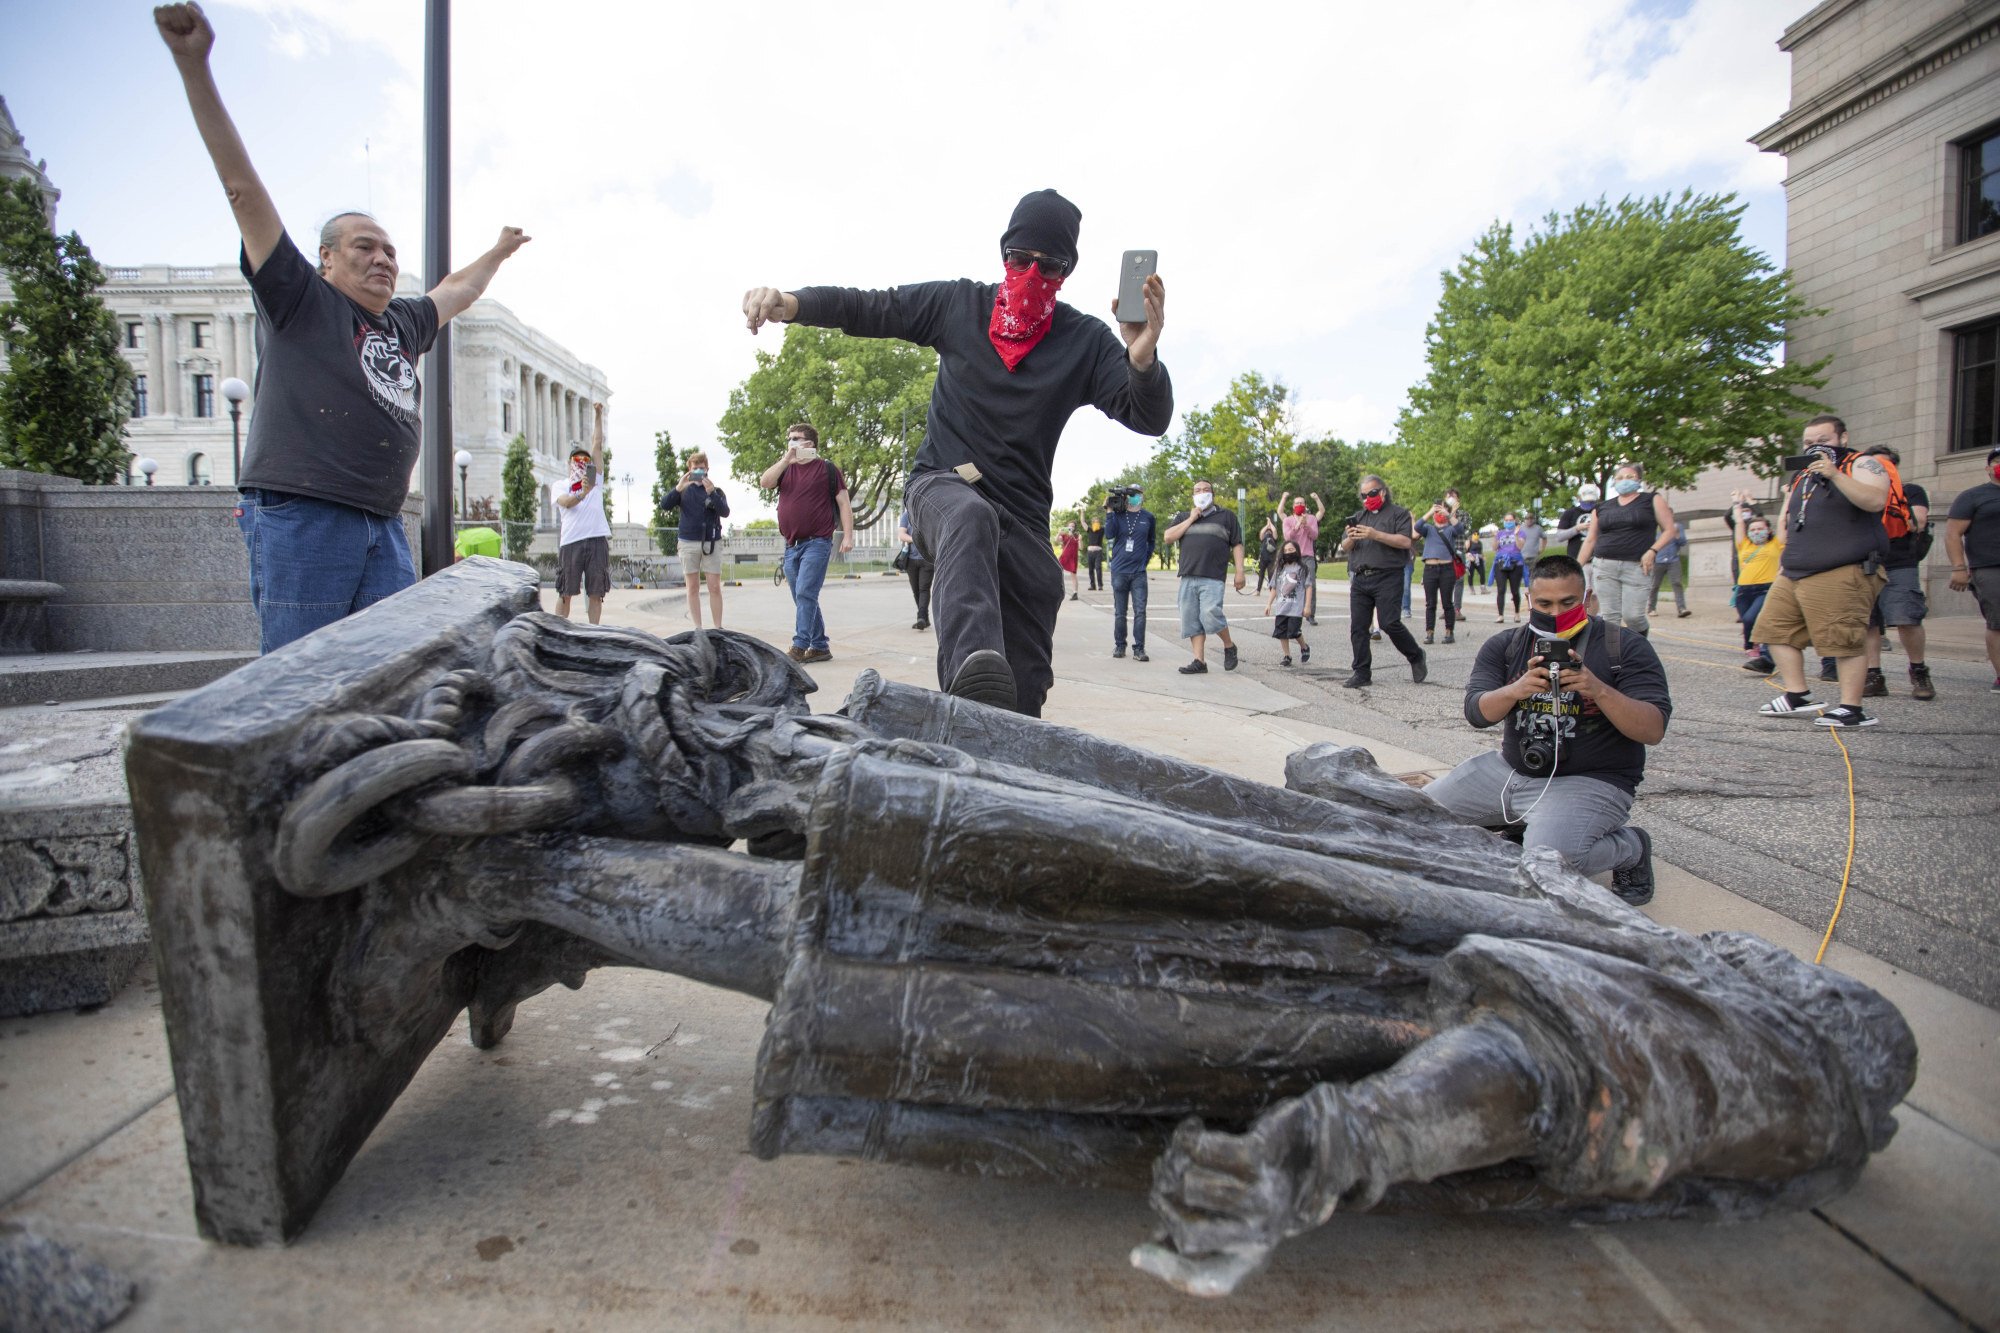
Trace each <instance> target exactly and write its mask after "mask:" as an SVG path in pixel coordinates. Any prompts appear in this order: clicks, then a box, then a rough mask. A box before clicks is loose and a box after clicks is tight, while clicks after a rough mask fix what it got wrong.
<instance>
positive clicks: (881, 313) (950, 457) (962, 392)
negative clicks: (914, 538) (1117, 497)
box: [792, 278, 1174, 531]
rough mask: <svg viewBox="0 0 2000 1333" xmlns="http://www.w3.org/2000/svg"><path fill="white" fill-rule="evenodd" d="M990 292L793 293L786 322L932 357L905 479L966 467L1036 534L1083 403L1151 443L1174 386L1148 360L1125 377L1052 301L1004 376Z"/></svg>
mask: <svg viewBox="0 0 2000 1333" xmlns="http://www.w3.org/2000/svg"><path fill="white" fill-rule="evenodd" d="M995 292H996V288H995V287H994V286H993V285H992V284H991V283H980V282H973V281H971V280H970V279H966V278H961V279H959V280H958V281H955V282H919V283H912V284H910V285H908V286H904V287H891V288H889V289H888V290H887V291H864V290H861V289H859V288H853V287H802V288H800V289H799V290H798V291H796V292H794V293H792V295H794V296H796V297H797V298H798V301H799V313H798V322H799V323H801V324H813V325H818V326H820V327H822V328H835V329H839V330H841V331H842V332H843V333H851V334H854V335H855V336H857V337H862V338H901V339H903V340H904V341H905V342H913V343H916V344H918V345H919V346H922V347H929V348H932V349H934V350H935V351H936V352H937V354H938V377H937V387H936V388H935V389H934V390H932V392H931V413H930V427H929V429H928V430H927V431H926V432H925V433H924V445H923V448H922V449H921V450H919V451H918V453H917V457H916V460H915V462H914V463H913V464H912V465H911V469H910V471H911V475H913V476H914V475H916V474H918V473H923V472H935V471H945V470H949V469H951V468H955V467H958V466H959V465H960V464H962V463H971V464H972V465H973V466H974V467H977V468H978V469H979V472H980V482H979V484H980V486H981V488H982V489H984V490H985V491H986V492H987V493H988V494H989V495H991V496H992V497H993V500H994V502H995V503H997V504H998V505H999V506H1000V507H1001V508H1002V509H1004V510H1006V511H1007V512H1008V513H1009V514H1012V515H1014V516H1015V517H1016V518H1018V519H1020V520H1021V521H1022V522H1023V523H1026V524H1028V525H1029V526H1030V527H1032V528H1034V529H1035V530H1036V531H1040V530H1041V529H1043V528H1045V527H1047V526H1048V519H1049V509H1050V506H1051V505H1052V504H1053V503H1054V499H1055V493H1054V487H1053V486H1052V484H1051V483H1050V480H1049V472H1050V469H1051V468H1052V467H1053V466H1054V464H1055V454H1056V445H1057V443H1058V442H1059V441H1060V440H1061V439H1062V431H1063V426H1064V425H1065V424H1066V423H1067V422H1068V421H1069V419H1070V417H1071V415H1072V414H1074V413H1075V411H1076V409H1077V408H1079V407H1083V406H1085V405H1089V406H1092V407H1095V408H1097V410H1098V411H1100V412H1102V413H1104V415H1106V416H1108V417H1110V418H1111V419H1112V420H1113V421H1116V422H1118V423H1119V424H1121V425H1123V426H1127V427H1129V428H1131V429H1132V430H1135V431H1138V432H1139V433H1140V434H1142V435H1160V434H1163V433H1164V432H1165V431H1166V429H1167V426H1168V425H1169V424H1170V423H1171V422H1172V421H1173V416H1174V386H1173V381H1172V380H1171V379H1170V378H1169V377H1168V375H1167V368H1166V366H1165V365H1163V364H1161V363H1160V362H1159V361H1158V360H1157V359H1156V360H1155V361H1154V362H1153V364H1152V366H1151V368H1150V369H1148V370H1145V371H1139V370H1134V369H1133V368H1132V363H1131V361H1130V360H1129V359H1127V356H1126V352H1125V347H1124V344H1123V343H1121V342H1120V341H1119V340H1118V335H1117V334H1115V333H1113V332H1112V331H1111V329H1110V327H1109V326H1108V325H1106V324H1105V323H1104V321H1103V320H1100V319H1096V318H1093V317H1092V316H1089V315H1085V314H1083V313H1081V312H1080V311H1078V310H1077V309H1076V308H1075V307H1073V306H1069V305H1064V304H1061V303H1058V304H1057V306H1056V313H1055V319H1054V322H1053V323H1052V324H1051V326H1050V328H1049V331H1048V333H1047V335H1046V336H1045V337H1043V339H1042V340H1041V342H1040V343H1038V344H1037V345H1036V346H1035V349H1034V350H1033V351H1032V352H1030V353H1028V355H1027V357H1026V359H1025V360H1023V361H1022V362H1021V363H1020V365H1019V366H1017V367H1016V368H1015V369H1014V370H1013V371H1012V372H1011V373H1010V372H1009V371H1008V369H1007V367H1006V364H1005V363H1004V362H1002V361H1001V360H1000V354H999V353H998V352H996V351H994V350H993V343H992V341H991V340H990V339H989V338H988V337H987V328H988V326H989V324H990V323H991V321H992V318H993V298H994V295H995Z"/></svg>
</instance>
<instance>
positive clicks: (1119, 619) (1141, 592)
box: [1111, 566, 1147, 653]
mask: <svg viewBox="0 0 2000 1333" xmlns="http://www.w3.org/2000/svg"><path fill="white" fill-rule="evenodd" d="M1146 593H1147V587H1146V571H1145V570H1144V569H1128V570H1126V571H1124V572H1123V573H1120V572H1119V571H1118V568H1117V567H1116V566H1113V567H1112V570H1111V643H1112V646H1113V647H1115V648H1117V649H1118V651H1119V652H1121V653H1122V652H1124V651H1125V604H1126V602H1127V601H1128V600H1129V601H1130V602H1131V605H1132V646H1133V647H1134V648H1137V649H1138V650H1139V651H1140V652H1142V653H1143V652H1145V651H1146Z"/></svg>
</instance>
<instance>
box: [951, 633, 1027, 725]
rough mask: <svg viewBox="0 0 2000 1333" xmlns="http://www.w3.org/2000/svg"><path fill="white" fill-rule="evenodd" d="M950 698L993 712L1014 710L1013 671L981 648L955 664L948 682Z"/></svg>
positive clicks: (999, 659)
mask: <svg viewBox="0 0 2000 1333" xmlns="http://www.w3.org/2000/svg"><path fill="white" fill-rule="evenodd" d="M949 693H950V694H951V695H953V696H954V697H955V698H959V699H970V700H972V701H973V702H974V703H979V704H986V705H988V706H990V707H993V708H1005V709H1007V710H1009V711H1010V712H1011V711H1012V710H1013V708H1014V702H1015V699H1014V668H1012V667H1010V666H1008V665H1007V659H1006V658H1005V657H1003V656H1001V655H1000V654H999V653H997V652H995V651H994V650H993V649H991V648H981V649H980V650H979V651H978V652H976V653H974V654H972V656H970V657H968V658H966V659H965V660H964V661H963V662H960V663H959V664H958V672H957V674H956V675H954V676H953V677H952V678H951V689H950V691H949Z"/></svg>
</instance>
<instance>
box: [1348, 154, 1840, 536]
mask: <svg viewBox="0 0 2000 1333" xmlns="http://www.w3.org/2000/svg"><path fill="white" fill-rule="evenodd" d="M1742 213H1743V209H1742V206H1741V205H1738V204H1736V203H1735V196H1733V195H1723V196H1713V195H1696V194H1694V193H1693V192H1691V191H1690V192H1686V193H1683V194H1682V195H1681V196H1680V197H1679V198H1678V199H1666V198H1659V199H1649V200H1633V199H1625V200H1621V201H1620V202H1619V203H1617V204H1615V205H1607V204H1605V203H1604V202H1603V201H1602V200H1600V201H1599V202H1598V203H1596V204H1586V205H1584V206H1583V207H1580V208H1578V209H1577V210H1576V211H1575V212H1573V213H1571V214H1569V215H1568V216H1567V217H1563V216H1559V215H1557V214H1553V213H1552V214H1550V215H1549V217H1548V218H1547V219H1546V220H1545V223H1544V227H1543V229H1542V230H1540V231H1537V232H1535V233H1533V234H1531V235H1530V236H1529V237H1528V239H1527V241H1526V242H1525V243H1524V244H1519V245H1517V244H1516V243H1515V239H1514V233H1513V229H1512V228H1511V227H1509V226H1506V225H1504V224H1500V223H1495V224H1494V225H1493V227H1492V228H1490V229H1489V230H1488V231H1487V232H1486V234H1485V235H1483V236H1481V237H1480V238H1479V239H1478V241H1477V242H1475V243H1474V245H1473V248H1472V250H1471V252H1470V253H1468V254H1467V255H1466V256H1465V257H1464V258H1463V259H1462V260H1461V261H1460V262H1459V265H1458V267H1457V268H1456V269H1455V270H1453V271H1451V272H1448V273H1445V274H1444V275H1442V276H1443V280H1444V292H1443V295H1442V297H1441V298H1440V300H1439V303H1438V310H1437V315H1436V317H1435V318H1434V319H1433V320H1432V322H1431V324H1430V327H1429V329H1428V330H1427V331H1426V335H1425V342H1426V348H1427V356H1428V361H1429V371H1428V373H1427V374H1426V376H1425V378H1424V379H1423V380H1422V381H1421V382H1420V383H1419V384H1417V385H1416V386H1415V387H1414V388H1412V389H1411V390H1410V403H1409V406H1408V407H1407V408H1406V409H1405V410H1404V412H1403V414H1402V417H1401V419H1400V420H1399V422H1398V426H1397V432H1398V436H1399V442H1400V443H1401V444H1402V445H1404V446H1406V448H1405V449H1404V450H1401V451H1396V452H1395V453H1394V454H1393V455H1392V458H1391V462H1390V466H1391V467H1392V468H1393V470H1394V471H1395V472H1396V473H1397V476H1395V477H1389V475H1388V472H1387V471H1385V472H1384V476H1385V478H1387V479H1388V480H1389V481H1390V483H1391V485H1392V486H1399V487H1400V490H1401V491H1402V493H1403V495H1402V498H1403V499H1404V500H1406V501H1407V500H1412V499H1415V500H1422V499H1425V498H1428V497H1430V496H1431V495H1434V494H1436V493H1438V492H1440V491H1442V490H1443V489H1444V488H1445V487H1447V486H1457V487H1458V488H1459V490H1460V492H1461V493H1462V494H1463V496H1464V498H1465V500H1466V502H1467V504H1468V505H1469V506H1472V507H1473V508H1474V509H1475V511H1476V512H1484V513H1491V512H1494V511H1496V510H1498V509H1500V508H1503V507H1507V506H1518V505H1521V504H1524V503H1527V502H1529V501H1531V500H1532V499H1533V498H1534V497H1536V496H1541V495H1554V494H1560V493H1567V492H1568V491H1569V490H1570V489H1571V488H1572V487H1574V486H1575V485H1576V484H1578V483H1579V482H1583V481H1594V482H1598V483H1599V484H1602V483H1603V482H1605V481H1606V480H1607V479H1608V478H1609V476H1610V473H1611V471H1612V469H1613V468H1614V467H1615V466H1616V465H1617V464H1618V463H1619V462H1621V461H1624V460H1628V459H1629V460H1631V461H1633V462H1636V463H1639V464H1640V465H1641V466H1642V467H1644V468H1645V471H1646V477H1647V480H1648V481H1649V482H1650V483H1652V484H1655V485H1658V486H1662V487H1675V486H1684V485H1687V484H1688V483H1689V482H1691V481H1692V480H1693V479H1694V477H1695V476H1696V474H1698V473H1700V472H1701V471H1703V470H1704V469H1706V468H1710V467H1714V466H1717V465H1720V464H1727V463H1743V464H1748V465H1750V466H1752V467H1756V468H1758V469H1759V470H1760V471H1769V470H1771V469H1773V468H1774V467H1775V465H1776V462H1777V460H1778V458H1779V457H1781V456H1782V452H1783V449H1784V445H1783V444H1782V443H1781V441H1782V440H1784V439H1787V438H1789V437H1790V436H1791V435H1792V434H1793V433H1794V429H1793V428H1794V424H1795V423H1796V422H1797V421H1798V420H1799V419H1800V418H1802V417H1803V416H1805V415H1807V414H1809V413H1811V412H1812V411H1814V410H1816V409H1817V407H1818V405H1817V404H1816V403H1813V402H1811V401H1810V400H1808V399H1806V398H1804V397H1801V396H1800V391H1801V390H1810V389H1815V388H1818V387H1819V386H1820V385H1821V384H1823V383H1824V382H1825V381H1824V379H1823V378H1822V377H1821V374H1820V372H1821V371H1822V370H1823V369H1824V368H1825V366H1826V362H1824V361H1819V362H1815V363H1813V364H1810V365H1788V364H1785V363H1783V362H1781V361H1779V360H1778V359H1777V358H1778V353H1779V350H1780V348H1781V346H1782V344H1783V341H1784V336H1785V325H1786V323H1787V322H1788V321H1791V320H1795V319H1800V318H1803V317H1805V316H1808V315H1811V314H1815V313H1818V312H1815V311H1812V310H1809V309H1807V308H1806V306H1805V305H1804V303H1803V302H1802V301H1801V300H1800V299H1799V298H1798V297H1797V296H1796V295H1795V294H1794V293H1793V291H1792V289H1791V283H1790V275H1789V274H1787V273H1784V272H1780V271H1778V270H1776V269H1774V268H1773V267H1772V266H1771V263H1770V261H1769V260H1767V259H1766V258H1765V257H1764V256H1763V255H1762V254H1760V253H1758V252H1757V251H1755V250H1752V249H1751V248H1749V246H1747V245H1746V244H1745V243H1744V241H1743V239H1742V237H1741V235H1740V233H1739V231H1738V227H1737V222H1738V219H1739V218H1740V217H1741V216H1742Z"/></svg>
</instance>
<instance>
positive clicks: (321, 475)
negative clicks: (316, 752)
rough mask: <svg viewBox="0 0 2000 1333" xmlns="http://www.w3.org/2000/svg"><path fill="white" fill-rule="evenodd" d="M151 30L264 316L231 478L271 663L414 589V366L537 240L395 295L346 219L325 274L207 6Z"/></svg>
mask: <svg viewBox="0 0 2000 1333" xmlns="http://www.w3.org/2000/svg"><path fill="white" fill-rule="evenodd" d="M153 20H154V22H155V24H157V26H158V27H159V31H160V38H161V40H162V41H164V42H165V43H166V44H167V49H168V50H169V51H171V52H172V53H173V58H174V65H175V67H176V68H177V69H179V71H180V76H181V84H182V86H183V87H184V88H185V89H186V91H187V99H188V108H189V110H191V111H192V112H193V113H194V123H195V128H196V129H197V130H199V131H200V133H201V140H202V143H203V145H204V146H205V147H206V148H207V149H208V155H209V160H210V161H212V162H213V163H214V164H215V171H216V174H217V175H218V176H220V177H221V178H222V187H223V190H224V191H225V192H226V193H227V194H228V196H229V206H230V208H231V209H232V210H233V211H234V212H235V214H236V226H237V230H238V231H240V232H241V233H242V236H243V254H242V260H241V264H242V269H243V276H244V277H246V278H248V279H249V280H250V292H251V295H252V297H253V298H254V300H255V302H256V305H257V323H258V330H259V333H260V335H261V337H260V341H261V343H262V346H263V356H262V359H261V360H260V361H259V363H258V366H257V384H256V411H255V412H254V413H253V414H252V415H251V418H250V438H249V441H248V443H247V445H246V446H245V449H244V456H243V471H242V474H241V475H240V476H238V477H236V478H233V480H234V481H235V482H236V483H237V485H238V486H239V488H240V489H241V491H242V497H243V498H242V502H241V503H240V504H239V505H238V506H237V509H236V522H237V526H238V527H239V528H240V529H241V530H242V533H243V541H244V545H245V546H246V547H248V548H249V552H250V601H251V603H252V604H253V605H254V606H255V607H256V608H257V620H258V623H259V626H260V627H261V631H262V644H263V650H264V651H265V652H267V653H268V652H271V651H272V650H274V649H277V648H281V647H283V646H284V645H285V644H287V643H290V642H291V641H292V640H293V639H297V638H302V637H304V636H305V635H307V634H310V633H312V632H313V631H314V630H316V629H318V628H320V627H321V626H323V625H329V624H332V623H333V622H334V621H336V620H339V619H340V618H341V617H343V616H346V615H349V614H351V613H353V612H355V611H359V610H360V609H361V608H363V607H364V606H367V605H369V604H371V603H373V602H378V601H380V600H381V599H382V598H384V597H387V596H389V595H390V594H392V593H396V592H400V591H402V590H403V589H404V588H407V587H409V586H410V585H411V584H413V583H415V582H416V581H417V572H416V565H415V562H414V561H413V560H412V559H411V558H410V547H409V543H408V542H407V541H406V540H405V539H404V536H403V521H402V508H403V501H404V499H405V498H407V497H408V495H409V489H410V469H411V468H412V467H413V466H415V464H416V461H417V452H418V447H419V444H420V441H421V432H420V429H419V406H420V403H421V396H422V390H421V387H420V386H419V385H418V383H417V358H418V357H419V356H422V355H423V354H424V353H425V352H426V351H428V350H429V349H430V346H431V343H432V341H433V340H434V339H435V338H436V337H437V331H438V329H439V328H441V327H443V325H444V324H445V322H446V321H447V320H449V319H451V318H452V317H453V316H454V315H457V314H459V313H460V312H461V311H463V310H464V309H465V308H466V307H467V306H469V305H471V304H472V303H473V302H474V301H476V300H478V299H479V296H480V294H481V293H482V292H484V291H485V290H486V284H487V283H489V282H491V281H492V280H493V275H494V273H495V272H496V271H497V270H498V269H499V267H500V265H501V263H502V262H503V261H504V260H505V259H506V258H507V257H508V256H509V255H511V254H513V253H514V252H515V251H516V250H518V249H520V248H521V246H522V245H523V244H525V243H526V242H527V240H528V238H527V237H526V236H524V235H522V233H521V229H520V228H518V227H503V228H502V229H501V231H500V239H499V241H498V242H497V243H496V244H495V245H494V246H493V248H492V249H491V250H488V251H487V252H486V253H485V254H483V255H481V256H480V257H479V258H478V259H476V260H474V261H473V262H472V263H471V264H470V265H468V266H467V267H465V268H463V269H460V270H459V271H458V272H456V273H454V274H452V275H451V276H450V277H448V278H446V279H444V281H442V282H440V283H438V285H437V286H436V287H434V288H433V289H432V290H431V291H430V293H429V294H428V295H426V296H419V297H398V296H397V295H396V276H397V272H398V269H397V265H396V247H395V245H394V244H393V243H392V242H391V241H390V240H389V234H388V233H387V232H386V231H384V230H383V229H382V228H381V226H380V225H379V224H378V223H376V221H375V219H373V218H371V217H369V216H368V215H367V214H365V213H342V214H339V215H337V216H336V217H334V218H333V219H332V220H331V221H329V222H328V223H327V224H326V226H325V227H324V228H323V229H322V230H321V232H320V237H319V264H318V266H317V268H315V266H314V265H313V264H312V263H311V262H310V261H309V260H307V259H306V257H305V256H304V255H303V254H301V253H300V252H299V248H298V246H297V245H295V244H293V242H292V239H291V237H289V236H287V235H286V234H285V227H284V224H283V223H282V222H280V221H279V219H278V208H277V205H276V204H274V203H272V201H271V196H270V194H269V193H268V192H267V191H266V190H265V189H264V183H263V181H261V180H260V179H258V176H257V171H256V168H254V167H252V166H251V165H250V155H249V153H248V152H247V151H245V149H244V147H243V140H242V139H241V138H240V137H238V135H237V133H236V126H235V124H234V123H233V122H232V121H231V120H230V118H229V113H228V111H226V110H224V109H223V105H222V95H221V94H220V93H219V92H217V91H216V87H215V77H214V75H213V74H212V73H211V72H210V70H209V67H208V53H209V50H210V48H212V47H213V46H214V45H215V30H214V29H212V28H211V27H209V24H208V19H207V18H206V17H205V16H204V15H203V14H202V12H201V6H199V5H191V4H179V5H162V6H160V7H159V8H158V9H155V10H154V11H153Z"/></svg>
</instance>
